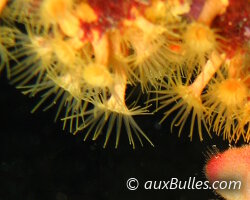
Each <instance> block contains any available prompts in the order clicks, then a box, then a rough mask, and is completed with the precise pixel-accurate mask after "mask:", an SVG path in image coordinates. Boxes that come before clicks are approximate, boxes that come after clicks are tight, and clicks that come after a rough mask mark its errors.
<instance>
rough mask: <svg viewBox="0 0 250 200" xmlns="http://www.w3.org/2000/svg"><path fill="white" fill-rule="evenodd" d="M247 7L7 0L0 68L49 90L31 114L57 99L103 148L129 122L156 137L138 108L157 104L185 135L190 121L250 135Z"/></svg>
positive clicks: (64, 113)
mask: <svg viewBox="0 0 250 200" xmlns="http://www.w3.org/2000/svg"><path fill="white" fill-rule="evenodd" d="M249 13H250V7H249V0H206V1H205V0H193V1H192V0H105V1H103V0H9V1H7V0H1V1H0V19H1V21H0V70H1V71H6V73H7V77H8V79H9V80H10V83H11V84H13V85H14V86H16V87H17V88H18V89H19V90H21V91H22V93H24V94H26V95H29V96H31V97H33V96H39V97H41V100H40V101H39V102H38V104H37V105H36V106H35V107H34V109H33V110H32V112H34V111H35V110H37V109H38V108H43V109H44V110H47V109H49V108H50V107H52V106H57V108H58V109H57V113H56V116H55V119H58V118H60V119H61V120H62V122H63V127H64V128H66V127H68V128H69V131H70V132H72V133H73V134H77V133H82V134H84V140H86V139H87V138H89V137H91V138H92V139H93V140H96V139H97V138H98V137H99V136H100V135H105V137H104V147H105V146H106V145H107V143H108V140H109V138H110V137H112V135H114V133H115V138H116V139H115V141H116V142H115V147H117V146H118V143H119V138H120V134H121V132H123V130H125V131H126V132H127V136H128V140H129V143H130V144H131V145H132V146H133V148H134V147H135V140H134V138H137V139H138V140H139V142H140V143H141V144H142V142H143V140H147V141H148V142H149V143H150V144H151V145H153V144H152V142H151V141H150V139H149V138H148V137H147V135H146V134H145V133H144V131H143V130H142V129H141V128H140V127H139V126H138V125H137V123H136V121H135V120H134V119H133V116H135V115H145V114H150V113H151V114H152V113H155V112H156V111H158V110H163V111H164V116H163V118H162V120H161V123H167V121H168V120H169V118H168V116H169V115H172V116H174V117H173V120H172V121H170V123H171V129H172V128H175V127H179V135H180V134H181V133H182V132H183V128H184V127H185V126H186V125H187V123H186V122H187V121H190V125H189V126H190V128H189V131H187V132H188V134H189V137H190V139H191V140H192V138H193V137H194V136H195V134H194V132H196V131H194V130H197V132H198V137H199V138H200V140H203V134H204V133H206V132H207V133H208V134H209V135H210V136H211V137H212V136H213V134H215V133H216V134H217V135H222V136H223V138H224V139H225V140H228V141H229V142H230V143H236V142H237V141H238V140H244V142H246V143H249V141H250V131H249V130H250V127H249V123H250V118H249V116H250V62H249V57H250V55H249V54H250V42H249V37H250V24H249V23H250V21H249V20H250V17H249ZM128 87H129V88H136V87H137V88H139V89H140V90H133V89H132V90H128V89H127V88H128ZM129 91H132V92H133V91H137V92H138V91H139V94H138V93H137V94H135V92H134V93H132V94H130V93H129ZM141 95H146V96H147V99H148V100H147V101H146V102H144V103H145V104H140V105H138V104H139V102H140V101H138V98H139V97H140V96H141ZM128 97H129V98H134V100H130V101H128ZM131 102H132V103H131ZM151 104H156V106H150V105H151ZM153 107H156V109H155V110H152V108H153ZM150 117H151V116H150Z"/></svg>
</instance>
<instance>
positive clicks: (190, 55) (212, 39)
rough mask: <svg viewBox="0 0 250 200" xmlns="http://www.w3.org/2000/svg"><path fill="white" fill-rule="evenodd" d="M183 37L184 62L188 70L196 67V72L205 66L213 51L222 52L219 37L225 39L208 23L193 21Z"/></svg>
mask: <svg viewBox="0 0 250 200" xmlns="http://www.w3.org/2000/svg"><path fill="white" fill-rule="evenodd" d="M182 38H183V45H182V49H183V51H184V52H183V54H184V55H183V56H184V62H185V63H186V65H187V68H188V70H191V71H192V70H194V68H196V73H197V72H199V71H200V68H201V67H202V66H204V64H205V63H206V61H207V60H208V58H209V56H210V55H211V53H212V51H214V50H217V51H218V52H221V48H222V45H221V44H220V42H219V39H221V40H223V37H221V36H220V35H219V34H218V33H216V31H215V30H213V29H211V28H210V27H209V26H207V25H206V24H202V23H199V22H193V23H191V24H189V25H187V29H186V31H185V32H184V33H183V35H182ZM197 68H198V69H197Z"/></svg>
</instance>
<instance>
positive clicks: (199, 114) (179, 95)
mask: <svg viewBox="0 0 250 200" xmlns="http://www.w3.org/2000/svg"><path fill="white" fill-rule="evenodd" d="M223 59H224V58H223V55H218V54H217V53H216V52H214V53H213V54H212V56H211V58H210V60H208V62H207V63H206V65H205V66H204V69H203V71H202V72H201V74H200V75H199V76H198V77H197V78H196V79H195V81H194V82H191V78H192V77H191V75H190V73H189V76H187V77H186V75H185V73H181V71H179V70H178V71H177V74H174V75H173V78H172V79H171V78H170V79H169V84H168V85H167V87H166V88H167V89H166V90H165V91H160V92H159V93H160V94H162V96H161V97H159V100H160V103H161V106H159V108H157V110H159V109H162V108H164V107H166V106H168V105H169V104H172V103H176V105H174V106H173V107H172V108H171V109H170V110H167V111H166V112H165V116H164V117H163V119H162V121H163V120H165V119H166V118H167V117H168V116H169V115H170V114H171V113H172V112H173V111H175V110H177V109H180V111H179V112H178V114H177V115H176V116H175V118H174V120H173V121H172V124H171V128H172V127H173V126H174V125H175V126H180V130H179V135H180V133H181V131H182V129H183V126H184V124H185V122H186V121H187V118H188V116H189V115H190V113H192V114H191V115H192V119H191V124H190V133H189V137H190V140H192V136H193V130H194V123H195V120H197V122H198V132H199V137H200V140H203V137H202V123H201V122H203V124H204V126H205V127H206V129H207V126H206V123H205V116H206V115H207V110H206V107H205V106H204V105H203V104H202V96H201V95H202V91H203V90H204V88H205V86H206V84H207V83H208V81H209V80H210V78H211V76H212V75H213V74H214V73H215V72H216V70H217V69H218V68H219V67H220V66H221V64H222V62H223ZM182 74H184V77H183V76H182ZM183 79H186V80H185V82H184V83H183ZM178 119H179V121H178V122H177V123H176V121H177V120H178Z"/></svg>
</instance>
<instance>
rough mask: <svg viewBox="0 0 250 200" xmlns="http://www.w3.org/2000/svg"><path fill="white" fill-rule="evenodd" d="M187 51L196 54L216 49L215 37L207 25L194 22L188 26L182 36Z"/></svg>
mask: <svg viewBox="0 0 250 200" xmlns="http://www.w3.org/2000/svg"><path fill="white" fill-rule="evenodd" d="M183 39H184V42H185V44H186V45H187V49H188V50H189V51H194V53H198V52H199V51H200V52H202V53H206V52H211V51H212V50H213V49H214V48H215V47H216V35H215V33H214V31H213V30H211V28H210V27H209V26H207V25H204V24H201V23H197V22H194V23H192V24H190V25H189V26H188V28H187V30H186V32H185V33H184V35H183Z"/></svg>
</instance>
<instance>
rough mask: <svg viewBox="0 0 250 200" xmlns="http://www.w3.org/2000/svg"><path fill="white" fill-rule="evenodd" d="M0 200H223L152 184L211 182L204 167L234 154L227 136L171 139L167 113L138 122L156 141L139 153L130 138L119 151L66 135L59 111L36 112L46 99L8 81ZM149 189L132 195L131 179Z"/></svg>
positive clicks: (1, 87) (2, 105) (0, 86)
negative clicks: (222, 153)
mask: <svg viewBox="0 0 250 200" xmlns="http://www.w3.org/2000/svg"><path fill="white" fill-rule="evenodd" d="M0 92H1V94H0V95H1V96H0V97H1V98H0V109H1V112H0V113H1V120H0V127H1V128H0V137H1V139H0V184H1V185H0V200H12V199H13V200H50V199H51V200H85V199H86V200H92V199H93V200H95V199H97V200H99V199H100V200H118V199H119V200H123V199H124V200H127V199H132V200H133V199H137V200H138V199H143V200H144V199H145V200H146V199H171V200H175V199H176V200H177V199H178V200H195V199H197V200H203V199H204V200H208V199H210V200H212V199H220V197H219V196H217V195H216V194H214V192H213V191H212V190H154V191H152V190H151V191H146V190H144V189H143V188H142V187H143V182H145V181H147V180H158V181H159V180H164V181H167V180H169V179H171V178H173V177H175V178H178V179H179V180H188V178H189V177H196V179H197V180H203V181H204V180H206V179H205V175H204V173H203V167H204V165H205V163H206V159H207V157H206V154H207V151H208V149H209V148H212V145H216V146H217V148H218V149H220V150H224V149H226V148H228V142H226V141H223V140H222V137H220V138H218V137H217V136H214V137H213V139H209V137H208V135H207V134H206V133H204V141H203V142H200V141H199V138H198V133H197V132H196V133H194V139H193V141H192V142H190V140H189V138H188V136H187V135H188V133H189V130H188V129H186V130H187V131H186V133H185V131H184V133H183V134H182V136H181V138H178V134H177V130H178V129H175V132H174V133H172V134H171V133H170V122H171V119H167V120H166V121H165V123H164V124H163V125H161V126H160V125H157V122H158V121H159V120H160V119H161V117H162V113H157V114H156V115H154V116H139V117H136V118H135V120H136V121H137V122H138V124H139V126H140V127H141V128H142V129H143V130H144V131H145V132H146V133H147V135H148V136H149V138H150V139H151V140H152V141H153V143H154V145H155V147H154V148H153V147H151V146H150V145H149V144H148V143H147V142H146V141H144V147H141V146H140V144H139V141H136V149H135V150H133V149H132V147H131V146H129V145H128V140H127V135H126V133H125V132H123V133H122V136H121V139H120V143H119V148H118V149H115V148H114V135H115V133H113V134H112V136H113V137H112V138H113V139H111V140H110V141H109V143H108V146H107V148H106V149H103V148H102V145H103V142H104V136H101V137H100V138H99V139H98V140H97V141H91V140H88V141H87V142H83V134H81V133H79V134H78V135H77V136H73V135H71V134H70V133H68V132H67V131H62V128H61V125H62V124H61V123H60V121H58V122H57V123H53V120H54V115H55V109H51V110H49V111H47V112H43V111H42V110H41V109H40V110H39V111H37V112H36V113H35V114H31V113H30V110H31V109H32V108H33V106H34V105H36V102H37V100H38V99H31V98H29V97H27V96H24V95H22V94H21V93H20V91H18V90H17V89H15V88H14V87H13V86H11V85H9V84H8V80H6V78H5V74H4V73H2V74H1V76H0ZM131 177H135V178H137V179H138V180H139V182H140V183H141V185H140V187H139V189H138V190H137V191H129V190H128V189H127V188H126V181H127V179H128V178H131Z"/></svg>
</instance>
